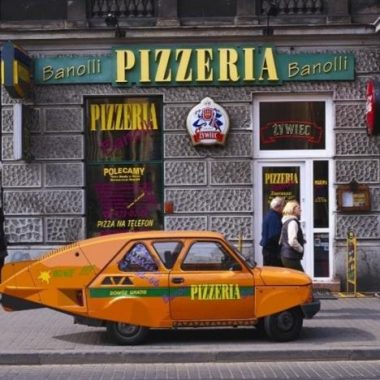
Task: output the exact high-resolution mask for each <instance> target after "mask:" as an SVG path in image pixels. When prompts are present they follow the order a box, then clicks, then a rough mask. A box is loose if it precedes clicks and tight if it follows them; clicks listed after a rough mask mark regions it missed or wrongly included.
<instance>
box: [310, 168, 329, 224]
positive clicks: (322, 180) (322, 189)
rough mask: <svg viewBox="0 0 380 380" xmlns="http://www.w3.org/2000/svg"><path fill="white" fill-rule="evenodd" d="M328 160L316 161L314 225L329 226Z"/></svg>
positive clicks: (314, 169) (314, 170)
mask: <svg viewBox="0 0 380 380" xmlns="http://www.w3.org/2000/svg"><path fill="white" fill-rule="evenodd" d="M328 164H329V163H328V161H314V163H313V172H314V184H313V198H314V201H313V205H314V227H315V228H328V227H329V167H328Z"/></svg>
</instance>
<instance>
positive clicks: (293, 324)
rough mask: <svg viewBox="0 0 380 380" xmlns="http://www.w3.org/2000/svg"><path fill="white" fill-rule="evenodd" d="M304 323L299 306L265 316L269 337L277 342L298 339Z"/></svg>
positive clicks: (265, 326)
mask: <svg viewBox="0 0 380 380" xmlns="http://www.w3.org/2000/svg"><path fill="white" fill-rule="evenodd" d="M302 325H303V317H302V313H301V311H300V310H299V308H293V309H289V310H285V311H282V312H280V313H277V314H273V315H269V316H268V317H265V320H264V328H265V332H266V334H267V335H268V337H269V338H270V339H272V340H274V341H277V342H288V341H290V340H294V339H297V338H298V336H299V334H300V332H301V330H302Z"/></svg>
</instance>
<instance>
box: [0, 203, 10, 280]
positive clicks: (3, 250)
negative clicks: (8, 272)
mask: <svg viewBox="0 0 380 380" xmlns="http://www.w3.org/2000/svg"><path fill="white" fill-rule="evenodd" d="M6 256H8V252H7V241H6V239H5V233H4V211H3V207H1V206H0V282H1V270H2V269H3V266H4V261H5V258H6Z"/></svg>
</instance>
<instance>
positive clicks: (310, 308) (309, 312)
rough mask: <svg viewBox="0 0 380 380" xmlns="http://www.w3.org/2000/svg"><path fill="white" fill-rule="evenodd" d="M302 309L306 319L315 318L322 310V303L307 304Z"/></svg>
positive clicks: (317, 301)
mask: <svg viewBox="0 0 380 380" xmlns="http://www.w3.org/2000/svg"><path fill="white" fill-rule="evenodd" d="M301 309H302V312H303V316H304V318H306V319H310V318H313V317H314V315H315V314H317V313H318V311H319V310H321V301H319V300H316V301H313V302H310V303H306V304H304V305H301Z"/></svg>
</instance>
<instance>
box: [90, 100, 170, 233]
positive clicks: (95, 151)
mask: <svg viewBox="0 0 380 380" xmlns="http://www.w3.org/2000/svg"><path fill="white" fill-rule="evenodd" d="M162 173H163V159H162V100H161V98H159V97H125V98H114V97H108V98H89V99H87V102H86V185H87V188H86V190H87V194H86V201H87V207H86V213H87V223H86V224H87V234H88V236H96V235H103V234H110V233H116V232H126V231H139V230H152V229H162V228H163V213H162V199H163V196H162V193H163V189H162V188H163V175H162Z"/></svg>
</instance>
